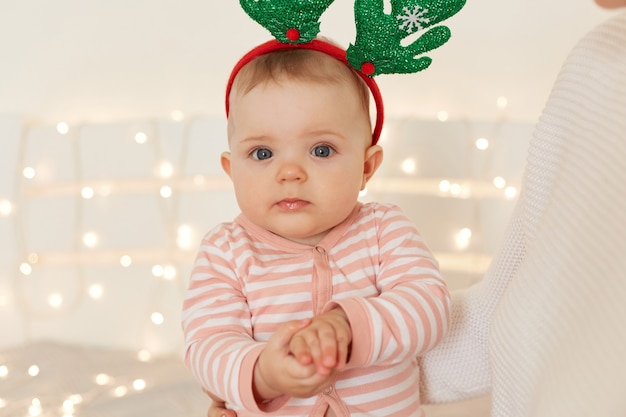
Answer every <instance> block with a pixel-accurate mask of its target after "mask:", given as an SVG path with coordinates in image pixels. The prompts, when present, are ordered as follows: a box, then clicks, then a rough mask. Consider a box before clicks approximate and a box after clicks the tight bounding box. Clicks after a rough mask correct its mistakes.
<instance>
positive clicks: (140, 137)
mask: <svg viewBox="0 0 626 417" xmlns="http://www.w3.org/2000/svg"><path fill="white" fill-rule="evenodd" d="M147 141H148V135H146V134H145V132H137V133H135V142H137V143H138V144H140V145H143V144H145V143H146V142H147Z"/></svg>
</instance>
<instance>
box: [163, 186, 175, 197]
mask: <svg viewBox="0 0 626 417" xmlns="http://www.w3.org/2000/svg"><path fill="white" fill-rule="evenodd" d="M173 193H174V191H173V190H172V187H170V186H169V185H164V186H163V187H161V189H160V190H159V194H160V195H161V197H163V198H170V197H171V196H172V194H173Z"/></svg>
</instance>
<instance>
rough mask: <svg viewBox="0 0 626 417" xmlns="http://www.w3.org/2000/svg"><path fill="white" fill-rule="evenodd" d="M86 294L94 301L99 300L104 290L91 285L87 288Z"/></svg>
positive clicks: (98, 285)
mask: <svg viewBox="0 0 626 417" xmlns="http://www.w3.org/2000/svg"><path fill="white" fill-rule="evenodd" d="M88 293H89V296H90V297H91V298H93V299H94V300H99V299H100V298H102V296H103V295H104V288H103V287H102V285H100V284H93V285H90V286H89V290H88Z"/></svg>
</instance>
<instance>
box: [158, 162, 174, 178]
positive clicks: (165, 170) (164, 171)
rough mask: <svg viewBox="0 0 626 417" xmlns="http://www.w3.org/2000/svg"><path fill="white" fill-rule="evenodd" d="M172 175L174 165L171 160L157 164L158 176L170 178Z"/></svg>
mask: <svg viewBox="0 0 626 417" xmlns="http://www.w3.org/2000/svg"><path fill="white" fill-rule="evenodd" d="M172 175H174V165H172V163H171V162H168V161H165V162H161V164H160V165H159V176H160V177H161V178H166V179H167V178H171V177H172Z"/></svg>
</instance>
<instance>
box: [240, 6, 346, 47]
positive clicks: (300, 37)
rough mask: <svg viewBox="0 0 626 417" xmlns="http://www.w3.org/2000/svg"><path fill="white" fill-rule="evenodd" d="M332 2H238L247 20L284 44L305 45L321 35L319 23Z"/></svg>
mask: <svg viewBox="0 0 626 417" xmlns="http://www.w3.org/2000/svg"><path fill="white" fill-rule="evenodd" d="M333 1H334V0H300V1H298V0H240V3H241V7H242V8H243V9H244V10H245V11H246V13H247V14H248V16H250V17H251V18H252V19H254V20H256V21H257V22H258V23H259V24H260V25H261V26H263V27H264V28H266V29H267V30H269V31H270V33H271V34H272V35H273V36H274V37H275V38H276V39H277V40H278V41H280V42H283V43H306V42H310V41H312V40H313V39H314V38H315V37H316V36H317V34H318V33H319V31H320V22H319V19H320V17H321V16H322V13H324V11H326V9H328V6H330V5H331V3H332V2H333Z"/></svg>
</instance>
